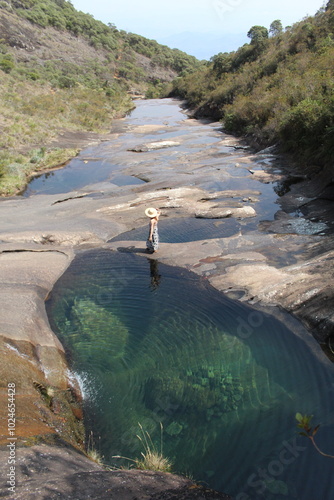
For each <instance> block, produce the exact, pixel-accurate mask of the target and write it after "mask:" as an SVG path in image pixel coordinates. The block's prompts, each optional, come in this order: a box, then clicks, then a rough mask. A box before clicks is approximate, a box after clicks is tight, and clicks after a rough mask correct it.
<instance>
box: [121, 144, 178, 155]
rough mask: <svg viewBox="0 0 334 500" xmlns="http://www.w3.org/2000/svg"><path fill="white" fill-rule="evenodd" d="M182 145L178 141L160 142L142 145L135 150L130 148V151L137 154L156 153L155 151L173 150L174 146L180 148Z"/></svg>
mask: <svg viewBox="0 0 334 500" xmlns="http://www.w3.org/2000/svg"><path fill="white" fill-rule="evenodd" d="M180 144H181V143H180V142H176V141H159V142H148V143H146V144H140V145H139V146H135V147H133V148H129V149H128V151H134V152H135V153H146V152H147V151H154V150H155V149H163V148H171V147H173V146H179V145H180Z"/></svg>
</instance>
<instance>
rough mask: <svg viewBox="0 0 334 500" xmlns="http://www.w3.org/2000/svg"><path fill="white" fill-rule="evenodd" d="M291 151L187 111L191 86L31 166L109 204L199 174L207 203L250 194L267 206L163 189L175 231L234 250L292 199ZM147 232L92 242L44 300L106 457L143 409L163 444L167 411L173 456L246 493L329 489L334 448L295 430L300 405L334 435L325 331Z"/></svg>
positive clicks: (131, 445) (240, 497)
mask: <svg viewBox="0 0 334 500" xmlns="http://www.w3.org/2000/svg"><path fill="white" fill-rule="evenodd" d="M164 141H167V142H164ZM285 167H286V165H284V162H283V160H282V159H280V158H278V157H276V156H275V155H273V154H272V153H271V152H270V151H269V152H268V151H267V152H263V153H258V154H253V153H252V151H251V150H249V149H248V148H247V147H246V146H244V145H243V144H242V143H241V142H240V141H239V140H237V139H236V138H233V137H230V136H226V135H225V134H224V133H223V132H222V130H221V127H220V124H219V123H210V122H209V121H196V120H193V119H191V118H188V117H187V115H186V114H185V113H184V112H183V110H182V109H181V108H180V105H179V103H178V101H175V100H171V99H168V100H164V101H159V100H152V101H138V103H137V107H136V109H135V110H134V111H133V112H132V113H131V114H130V115H129V116H128V117H126V118H125V119H122V120H118V121H116V122H115V123H114V138H111V139H110V140H108V141H106V142H103V143H101V144H99V145H95V146H92V147H89V148H87V149H85V150H84V151H82V152H81V153H80V155H79V156H78V157H77V158H75V159H73V160H72V161H71V162H70V163H69V164H68V166H66V167H65V168H63V169H60V170H56V171H53V172H51V173H47V174H43V175H41V176H40V177H38V178H36V179H34V180H33V181H32V182H31V183H30V185H29V186H28V188H27V190H26V192H25V193H24V197H26V198H38V196H44V197H45V196H47V195H50V196H53V198H55V196H56V195H61V194H64V193H73V192H74V191H75V193H76V195H80V194H82V196H85V197H86V198H87V197H88V198H90V199H92V200H93V201H94V200H98V202H99V203H100V205H101V203H102V204H103V203H108V204H110V203H111V202H112V201H113V196H114V197H115V200H116V201H117V200H118V199H119V197H122V196H123V197H124V198H126V197H127V196H128V197H129V199H130V198H131V196H132V197H133V196H134V195H133V194H131V193H135V195H136V196H138V195H139V193H144V192H148V191H149V190H150V189H151V190H152V189H153V190H155V191H157V190H159V191H161V193H162V195H165V193H167V194H168V192H169V191H170V190H173V189H177V188H178V187H179V186H187V187H191V188H192V189H198V190H202V191H203V192H205V193H206V195H207V198H203V201H202V204H204V203H206V200H207V199H208V200H210V197H212V198H214V200H215V202H216V203H217V205H218V206H219V207H220V209H221V208H226V207H229V208H232V211H233V209H235V208H240V206H241V207H242V206H243V204H244V205H245V204H246V205H247V206H251V207H252V209H253V210H254V213H253V214H252V217H248V216H247V217H233V216H232V217H229V218H227V219H207V218H203V217H197V218H195V217H193V216H191V214H190V213H189V212H186V211H184V207H181V208H180V207H178V206H177V204H174V205H173V206H171V205H168V203H166V201H165V199H164V196H162V198H161V199H162V201H161V202H160V203H162V204H163V208H162V209H163V212H164V213H163V215H164V217H162V219H161V221H160V222H159V231H160V237H161V240H162V242H163V243H169V244H171V245H173V244H179V245H188V244H189V243H194V242H197V241H198V242H199V245H201V246H202V248H204V249H205V248H206V247H205V245H206V244H207V245H208V248H209V245H210V244H211V243H212V242H214V243H215V244H220V242H221V244H223V243H224V242H229V249H230V250H229V251H230V252H231V251H233V248H232V246H231V244H230V243H231V241H234V240H233V238H234V237H236V236H237V235H238V234H240V233H241V232H242V234H243V235H246V236H248V235H249V237H254V235H260V236H261V237H262V234H264V233H265V224H266V223H268V221H269V222H270V221H273V220H274V219H275V217H276V216H277V213H279V212H280V210H281V207H280V198H279V196H278V194H283V193H285V192H286V191H287V190H288V189H289V184H288V183H286V182H285V181H284V177H283V176H282V175H281V174H282V172H284V169H285ZM224 192H225V193H226V192H228V193H229V195H230V196H229V199H228V203H227V202H226V200H225V197H224ZM106 193H107V194H106ZM217 193H218V194H217ZM148 199H150V198H148ZM152 199H155V198H152ZM122 200H123V198H122ZM231 200H232V201H231ZM120 206H121V205H120ZM213 208H214V209H215V207H213ZM197 209H198V204H197V205H196V210H197ZM292 217H294V218H295V220H299V221H300V220H301V219H302V220H303V221H305V223H303V224H299V226H298V234H297V236H300V235H306V236H307V237H310V236H312V235H317V237H320V236H321V235H323V234H325V233H326V231H327V230H328V225H327V224H326V222H325V221H319V220H317V221H312V220H307V219H306V218H305V219H304V218H303V217H301V214H297V213H295V214H293V216H292ZM130 228H131V226H130ZM293 231H294V232H295V233H296V229H295V228H294V229H293ZM291 232H292V230H291ZM146 233H147V224H145V225H144V223H142V224H141V225H140V226H139V227H135V228H134V229H133V230H131V231H126V232H124V233H122V234H118V235H116V236H113V237H112V238H110V240H109V241H110V244H117V242H118V241H121V242H122V248H121V249H120V250H121V251H118V252H115V251H110V249H108V248H107V247H104V248H101V249H99V248H94V249H88V250H85V251H80V252H79V253H78V255H77V257H76V258H75V259H74V261H73V263H72V264H71V266H70V267H69V269H68V271H67V272H66V273H65V274H64V275H63V276H62V278H61V279H60V280H59V281H58V283H57V284H56V286H55V288H54V290H53V292H52V294H51V296H50V299H49V300H48V302H47V311H48V315H49V318H50V322H51V324H52V326H53V328H54V329H55V331H56V332H57V334H58V335H59V337H60V339H61V341H62V342H63V344H64V345H65V347H66V349H67V352H68V356H69V359H70V361H71V366H72V370H73V371H74V372H75V373H76V376H77V377H78V379H79V380H80V381H81V384H82V390H83V394H84V398H85V412H86V426H87V430H88V433H90V432H93V435H94V439H95V444H96V447H97V448H98V449H99V450H100V452H101V453H102V454H103V456H104V460H105V462H106V463H108V464H112V465H115V466H117V464H118V462H117V459H114V458H113V456H114V455H126V456H130V458H133V457H136V456H139V455H140V452H141V444H140V442H139V441H138V439H137V437H136V434H138V432H139V428H138V422H139V423H140V424H141V425H142V426H143V428H144V430H145V431H147V432H148V433H149V435H150V436H151V438H152V440H153V441H154V443H155V446H156V447H157V448H158V449H160V447H161V442H160V422H161V423H162V424H163V429H164V431H163V437H162V442H163V448H164V452H165V453H166V455H168V456H170V458H171V459H172V460H173V462H174V464H175V465H174V467H175V470H176V471H177V472H181V473H184V474H190V475H192V476H193V477H194V479H195V480H198V481H204V482H205V483H207V484H209V485H210V486H211V487H213V488H215V489H218V490H221V491H225V492H226V493H229V494H231V495H233V496H234V497H235V498H236V500H246V499H252V500H258V499H266V500H270V499H277V500H281V499H287V498H288V499H291V500H292V499H298V500H315V499H319V500H320V499H321V500H327V499H328V500H329V499H330V498H332V496H333V494H334V483H333V481H332V462H331V459H329V458H324V457H322V456H320V455H319V454H318V453H317V452H316V451H315V450H314V449H313V448H312V446H311V443H309V442H308V440H307V439H306V438H303V437H301V436H299V435H298V433H297V430H296V420H295V414H296V413H297V412H301V413H305V414H312V415H314V419H315V422H314V423H315V424H317V423H321V428H320V431H319V434H318V435H319V444H320V447H324V448H325V449H326V450H327V451H328V446H329V445H330V439H331V437H332V435H333V410H334V400H333V388H334V370H333V366H332V365H331V363H330V362H329V360H328V359H327V357H326V356H325V354H324V353H323V352H322V350H321V348H320V346H319V345H318V344H317V343H316V341H315V340H314V339H313V337H312V336H311V335H310V334H309V332H307V331H306V330H305V329H304V328H303V327H302V326H301V325H300V324H299V323H298V322H297V321H296V320H294V319H293V318H291V317H290V316H289V315H288V314H286V315H284V314H283V315H282V318H283V319H284V318H286V321H280V320H279V319H277V317H275V315H274V316H272V315H270V314H268V311H267V310H266V311H262V310H261V308H257V309H255V308H252V307H250V306H249V305H246V304H245V303H241V302H239V301H236V300H232V295H230V297H226V296H224V294H222V293H221V292H219V291H217V290H216V289H214V288H213V287H212V286H211V285H210V284H209V282H208V280H207V279H206V278H208V277H210V278H211V272H212V263H211V262H210V261H209V260H207V261H206V263H205V266H206V267H205V268H203V272H202V273H201V276H198V275H195V274H194V273H193V272H191V271H192V270H193V269H191V268H190V267H191V266H183V264H182V262H178V261H176V262H175V263H174V267H171V266H168V265H166V264H165V263H164V262H163V259H160V255H159V254H158V257H157V258H156V259H153V260H152V259H147V258H146V257H145V256H144V255H140V252H139V254H138V255H137V253H138V252H133V251H132V250H131V249H132V248H133V242H136V241H137V242H138V245H139V246H140V244H142V243H143V241H144V240H145V238H146ZM127 241H129V242H130V241H131V244H130V243H129V248H127V246H126V242H127ZM140 242H141V243H140ZM203 242H204V243H203ZM216 242H218V243H216ZM203 245H204V247H203ZM168 248H171V247H168ZM183 248H184V247H183ZM189 248H190V247H189ZM231 248H232V250H231ZM202 252H204V255H205V250H202ZM266 253H267V256H268V259H270V258H271V259H272V260H274V261H275V262H276V264H277V265H278V267H279V266H283V265H285V264H286V263H289V262H294V260H295V258H296V256H295V255H294V254H293V253H291V252H285V253H284V251H282V249H280V251H278V250H277V248H274V247H273V248H266ZM162 255H163V254H162ZM178 265H179V266H181V267H177V266H178ZM185 267H188V270H186V269H185ZM214 272H216V273H218V272H219V262H218V267H216V268H215V269H214ZM237 296H238V294H237V293H236V294H235V298H237ZM276 316H277V315H276ZM287 325H288V326H287ZM329 451H330V450H329ZM332 451H334V450H332Z"/></svg>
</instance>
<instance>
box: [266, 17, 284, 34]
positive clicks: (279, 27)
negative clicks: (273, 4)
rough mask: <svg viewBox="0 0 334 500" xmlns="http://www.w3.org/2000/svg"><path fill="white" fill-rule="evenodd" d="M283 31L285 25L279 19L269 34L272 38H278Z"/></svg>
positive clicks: (272, 24)
mask: <svg viewBox="0 0 334 500" xmlns="http://www.w3.org/2000/svg"><path fill="white" fill-rule="evenodd" d="M282 31H283V25H282V23H281V21H280V20H279V19H276V20H275V21H273V22H272V23H271V25H270V28H269V33H270V34H271V36H277V35H279V34H280V33H282Z"/></svg>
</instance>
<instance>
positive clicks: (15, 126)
mask: <svg viewBox="0 0 334 500" xmlns="http://www.w3.org/2000/svg"><path fill="white" fill-rule="evenodd" d="M0 32H1V34H0V77H1V78H0V98H1V101H0V102H1V105H0V106H1V115H0V130H1V132H2V133H1V138H0V194H12V193H15V192H17V191H18V190H20V189H21V188H22V187H23V186H24V185H25V183H26V180H27V178H28V177H29V175H30V174H31V173H32V172H36V171H38V170H40V169H44V168H48V167H52V166H54V165H57V164H60V163H62V162H64V161H66V159H68V158H69V157H71V156H73V155H75V154H76V152H77V149H76V147H75V148H74V149H73V148H71V149H69V150H64V149H63V148H61V149H59V148H58V149H55V148H51V147H50V142H51V140H52V139H55V138H56V137H57V136H58V135H59V132H62V131H64V130H69V131H85V132H95V133H105V132H108V131H109V130H110V128H111V122H112V119H113V118H115V117H117V116H123V115H124V113H126V112H127V111H128V110H130V109H131V108H132V107H133V102H132V100H131V96H132V95H133V94H144V95H147V97H159V96H160V95H161V94H162V93H166V92H168V86H169V85H170V82H171V80H173V79H174V78H175V77H176V76H178V75H180V74H186V73H187V72H189V71H192V70H193V69H194V68H195V67H198V66H199V65H200V63H199V61H197V60H196V58H195V57H193V56H189V55H187V54H185V53H184V52H181V51H179V50H177V49H170V48H169V47H166V46H163V45H159V44H158V43H157V42H156V41H154V40H148V39H146V38H144V37H142V36H140V35H136V34H133V33H127V32H125V31H122V30H118V29H117V28H116V27H115V26H114V25H113V24H109V25H108V26H107V25H105V24H103V23H102V22H101V21H97V20H95V19H94V18H93V17H92V16H91V15H89V14H84V13H82V12H78V11H76V10H75V9H74V7H73V6H72V4H71V3H70V2H67V1H65V0H2V1H1V2H0Z"/></svg>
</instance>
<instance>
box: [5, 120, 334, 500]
mask: <svg viewBox="0 0 334 500" xmlns="http://www.w3.org/2000/svg"><path fill="white" fill-rule="evenodd" d="M115 126H116V127H117V126H118V127H119V130H120V133H119V134H118V135H117V137H115V138H114V139H113V140H111V141H110V142H108V143H104V149H103V153H101V154H103V155H104V156H105V157H108V158H109V157H112V159H113V162H114V163H115V164H116V163H118V164H119V171H120V172H121V173H124V174H126V175H133V176H136V177H138V178H145V179H146V180H147V181H148V182H146V183H145V184H142V185H138V186H116V185H115V184H113V183H112V182H108V181H105V182H101V183H99V184H88V185H87V186H84V188H83V189H82V190H80V189H79V190H77V191H73V192H69V193H66V194H65V195H64V194H59V195H57V194H52V195H47V194H41V195H36V196H31V197H30V198H25V199H24V198H20V197H14V198H11V199H4V200H1V202H0V216H1V227H0V270H1V292H0V293H1V302H2V308H1V311H0V341H1V355H0V370H1V379H2V380H3V385H2V386H1V390H0V397H1V400H2V401H1V406H0V407H1V410H0V411H1V412H2V413H1V421H2V422H4V421H5V419H6V412H5V409H4V408H5V407H4V405H3V404H2V403H3V402H4V401H5V398H6V387H7V385H6V384H7V383H8V382H15V384H16V387H17V405H18V414H19V415H20V418H19V421H18V422H19V425H18V434H17V436H18V437H19V438H20V442H21V443H27V444H32V443H33V442H34V439H37V440H40V439H41V438H42V439H43V440H48V439H53V440H54V438H55V436H60V437H61V438H62V439H64V440H66V441H67V442H71V443H72V444H73V445H75V446H82V439H83V438H82V422H81V418H82V416H81V415H80V404H79V400H78V394H77V393H76V391H77V387H76V386H75V384H74V383H72V382H71V380H70V377H69V374H68V367H67V364H66V360H65V356H64V352H63V348H62V346H61V345H60V343H59V341H58V339H57V338H56V337H55V335H54V334H53V332H52V331H51V329H50V326H49V324H48V319H47V317H46V313H45V308H44V300H45V299H46V297H47V295H48V293H49V292H50V290H51V289H52V287H53V284H54V282H55V281H56V280H57V278H58V277H59V276H60V275H61V274H62V273H63V272H64V271H65V270H66V268H67V266H68V265H69V263H70V262H71V260H72V259H73V257H74V255H75V253H76V252H77V251H82V250H85V249H87V248H92V247H101V246H104V247H106V248H110V249H112V250H119V251H129V252H136V253H139V254H143V255H145V257H147V254H146V253H145V241H144V240H142V241H138V240H136V239H133V240H129V238H127V239H122V236H121V235H122V233H125V232H126V231H130V230H132V229H135V228H139V227H142V226H145V227H146V226H147V222H148V221H147V218H146V217H145V215H144V210H145V208H147V207H149V206H155V207H159V208H160V210H161V211H162V217H161V224H163V221H164V220H166V219H167V218H169V220H173V219H177V220H178V221H180V220H182V219H184V218H185V217H186V218H189V217H191V218H194V219H195V218H196V217H198V218H204V219H206V218H207V219H208V222H209V219H210V220H211V222H212V220H214V219H217V223H220V224H224V220H225V218H234V219H235V220H236V221H237V224H238V231H236V232H235V233H234V234H233V235H232V236H231V235H229V236H224V235H223V233H222V236H221V237H218V238H212V239H210V238H209V239H202V240H196V241H191V242H187V243H176V242H174V243H173V242H170V243H166V242H164V241H162V243H161V246H160V248H159V252H158V253H157V254H156V255H154V258H158V259H159V261H161V262H164V263H166V264H170V265H177V266H183V267H185V268H187V269H189V270H192V271H194V272H196V273H197V274H199V275H201V276H204V277H205V278H206V279H208V280H209V281H210V283H211V284H212V285H213V286H214V287H216V288H217V289H219V290H221V291H223V292H225V293H227V294H229V295H230V296H231V297H233V298H238V299H239V300H244V301H249V302H250V303H252V304H253V305H256V304H258V305H260V306H263V305H264V306H274V305H279V306H282V307H283V308H285V309H286V310H288V311H290V312H292V313H293V314H294V315H295V316H296V317H297V318H299V319H300V320H301V321H302V322H303V323H304V324H306V325H307V326H308V328H310V329H311V330H312V332H313V334H314V336H315V337H316V338H317V339H318V340H319V341H320V342H322V343H326V342H328V341H329V342H330V339H333V336H334V329H333V325H334V313H333V307H332V304H333V278H334V270H333V269H334V266H333V260H334V250H333V248H334V247H333V232H332V229H333V228H332V226H331V223H332V222H333V221H332V220H331V214H332V212H333V211H332V201H331V200H330V199H329V198H328V194H326V196H325V195H324V196H323V197H322V198H321V200H322V203H325V199H326V200H327V201H326V205H325V207H326V208H324V205H321V206H322V207H323V212H321V211H320V208H319V206H320V205H319V204H318V203H317V200H319V199H320V198H319V197H321V196H322V195H321V193H323V192H324V189H325V186H324V185H323V186H322V190H321V187H319V186H318V188H317V193H314V196H311V194H310V189H309V186H308V185H307V184H305V185H304V184H303V185H301V186H300V191H298V189H297V186H298V185H295V186H294V191H293V193H291V192H289V191H288V192H287V193H286V194H285V195H282V197H281V201H280V199H278V201H277V202H275V197H274V198H273V200H272V201H270V200H271V198H270V196H272V192H273V189H272V184H273V183H274V185H275V187H276V189H277V191H281V190H282V192H283V191H284V189H285V185H284V182H285V180H287V181H288V180H289V174H288V173H287V172H288V171H287V170H286V169H285V170H284V169H280V168H279V165H280V164H279V160H277V161H278V164H277V161H276V158H275V157H274V156H273V155H272V154H271V153H268V156H267V157H266V156H265V154H263V153H262V154H260V155H258V156H257V155H255V154H253V155H252V154H250V153H249V151H248V150H247V151H245V150H244V149H239V148H238V141H237V140H236V139H235V138H231V137H228V136H224V135H222V133H221V129H220V124H210V125H208V124H204V125H203V124H199V123H198V122H196V120H192V119H190V120H187V121H186V126H187V127H188V130H187V131H186V133H184V132H185V131H184V130H183V133H182V134H181V133H180V132H181V131H182V127H183V126H184V125H183V124H181V125H180V124H178V123H177V121H175V120H172V119H170V122H168V120H167V121H166V123H165V122H164V123H163V124H162V123H161V122H159V120H157V122H156V123H150V124H148V125H140V126H138V124H137V123H136V124H135V126H133V127H132V129H131V127H129V126H128V127H125V126H124V122H122V123H120V124H118V125H117V124H116V125H115ZM128 130H130V131H131V130H132V136H131V139H129V141H128V140H127V135H126V133H127V131H128ZM208 130H209V132H208ZM163 131H166V132H167V133H168V134H170V135H174V137H173V141H174V143H175V144H170V145H169V147H168V148H164V147H163V148H161V149H160V148H159V149H157V150H155V149H154V150H152V151H149V150H147V151H146V153H145V155H138V154H137V152H135V151H131V149H133V148H136V145H138V144H149V143H152V138H151V136H152V134H154V133H155V134H157V141H156V143H160V145H161V141H159V140H158V139H159V138H160V137H161V134H162V132H163ZM145 134H148V135H149V136H150V142H149V141H148V140H147V138H146V136H145ZM194 134H195V135H194ZM208 135H209V136H210V141H208V140H207V136H208ZM122 141H124V144H123V145H122ZM128 142H130V144H129V143H128ZM129 150H130V151H129ZM98 151H99V150H98V149H96V150H95V151H93V152H90V155H92V154H93V153H95V156H96V155H98ZM163 155H167V156H163ZM138 158H140V159H138ZM87 163H88V166H89V161H88V160H87ZM92 168H93V167H92ZM278 170H279V171H278ZM303 186H305V190H304V187H303ZM304 191H305V192H304ZM276 198H277V197H276ZM321 213H323V214H324V217H323V218H321V217H320V214H321ZM312 218H313V220H312ZM218 219H221V220H218ZM117 236H118V240H119V241H113V242H109V240H112V239H113V238H115V237H117ZM108 242H109V243H108ZM4 439H6V436H4ZM2 443H4V441H2ZM22 450H24V455H22V457H23V458H22V460H23V461H24V460H27V463H28V462H29V463H30V464H32V463H34V460H35V459H34V453H36V455H35V458H36V457H37V456H38V457H39V458H38V460H37V459H36V460H37V462H36V464H37V465H36V467H37V469H36V470H41V471H42V472H43V471H47V472H48V473H49V477H48V478H47V477H46V476H45V478H46V479H45V483H43V484H42V482H41V479H40V478H38V479H37V477H36V475H34V474H32V473H31V472H29V470H30V469H29V467H30V466H27V467H28V468H25V466H24V463H23V465H22V468H21V472H22V474H23V476H22V478H23V479H24V481H23V482H22V485H23V484H24V486H22V488H24V489H20V490H18V491H19V495H20V496H17V497H15V498H16V499H19V498H22V499H23V498H24V499H29V498H59V495H58V493H57V491H58V490H57V488H63V489H59V492H60V494H61V495H63V496H62V497H61V498H89V496H80V495H81V494H82V495H84V494H85V493H83V491H86V494H88V493H87V492H88V491H89V489H87V488H89V487H90V485H92V488H93V484H94V485H95V486H94V488H95V487H96V488H98V487H99V485H101V482H102V479H103V484H104V485H106V486H105V487H106V489H105V490H103V491H102V490H94V491H95V493H94V495H93V493H92V495H93V496H94V498H107V497H106V496H103V495H106V494H107V493H106V492H108V488H109V490H110V492H108V494H109V495H112V494H114V493H113V492H115V491H119V493H118V494H119V495H124V496H108V498H117V499H118V500H121V499H122V498H124V499H127V498H135V490H133V489H131V488H134V487H135V486H134V484H136V485H137V486H136V488H139V490H136V491H139V492H140V494H139V493H138V494H137V498H141V499H144V498H152V499H153V498H156V499H158V498H161V499H163V498H178V499H182V498H184V499H186V498H226V497H224V496H205V494H207V495H209V494H211V493H209V492H206V493H205V492H204V490H201V489H192V490H191V493H189V491H190V490H189V488H191V486H189V485H190V483H189V482H187V480H176V479H173V476H168V478H170V479H171V481H181V482H176V483H169V479H168V481H167V480H166V477H165V476H162V475H160V476H159V475H155V474H154V473H148V474H146V475H145V474H140V473H136V472H135V471H132V472H130V473H125V472H123V473H120V472H117V473H106V472H102V471H101V469H100V468H99V467H97V466H95V465H94V464H92V463H91V462H89V464H88V463H87V461H86V459H83V458H82V457H81V458H80V459H79V458H78V455H73V454H72V452H69V451H64V450H62V451H60V452H59V450H58V449H54V450H53V449H51V450H48V451H47V452H46V454H45V456H44V458H43V452H42V451H41V450H40V449H37V450H36V449H35V448H31V449H30V451H29V449H24V448H22ZM58 452H59V453H60V454H61V453H64V454H66V453H69V454H70V455H71V456H70V457H67V458H66V457H65V455H63V457H62V458H61V457H59V459H58V458H57V457H58ZM20 453H21V449H20ZM29 453H30V455H29ZM53 454H54V455H53ZM52 457H53V458H52ZM82 460H84V462H85V464H83V462H82ZM47 461H49V462H47ZM46 463H49V464H52V468H53V467H56V468H57V467H58V469H57V474H58V476H57V477H58V478H60V483H59V482H58V481H57V480H55V479H54V475H53V472H52V471H51V472H50V470H49V466H46V465H45V464H46ZM71 463H72V465H73V467H72V466H71ZM76 464H77V466H78V469H75V467H76ZM50 469H51V466H50ZM53 470H55V469H53ZM24 471H26V475H25V472H24ZM86 473H88V474H89V478H87V477H86V476H84V474H86ZM108 474H109V475H108ZM112 474H113V476H112ZM122 474H128V476H127V478H125V477H123V476H122ZM130 476H131V477H132V478H133V481H132V480H131V481H130V480H129V479H128V478H129V477H130ZM84 477H86V479H84ZM107 477H108V479H106V478H107ZM111 477H113V478H114V479H113V480H112V479H111ZM113 481H115V482H113ZM123 481H124V482H123ZM159 481H160V482H159ZM166 481H167V482H166ZM148 484H150V485H151V486H150V487H151V488H153V489H151V490H149V491H150V495H151V496H140V495H144V494H146V493H144V491H146V489H145V488H147V487H148ZM20 488H21V486H20ZM82 488H83V489H82ZM94 488H93V489H94ZM115 488H116V489H115ZM117 488H120V489H119V490H117ZM154 488H155V489H154ZM175 488H176V489H175ZM178 488H179V490H178ZM162 490H164V491H162ZM92 491H93V490H92ZM96 491H99V494H98V495H97V494H96ZM175 491H176V492H177V491H178V492H177V493H175ZM130 493H131V495H132V496H129V495H130ZM29 495H30V496H29ZM38 495H39V496H38ZM43 495H44V496H43ZM57 495H58V496H57ZM66 495H67V496H66ZM71 495H72V496H71ZM126 495H128V496H126ZM168 495H169V496H168ZM175 495H179V496H175ZM187 495H188V496H187ZM189 495H190V496H189ZM191 495H192V496H191ZM196 495H202V496H196ZM212 495H218V494H216V493H212Z"/></svg>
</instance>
